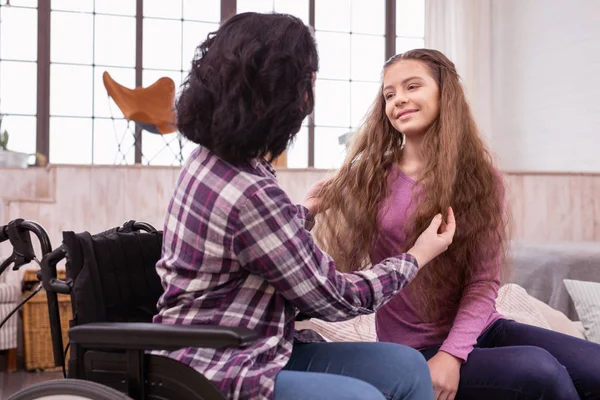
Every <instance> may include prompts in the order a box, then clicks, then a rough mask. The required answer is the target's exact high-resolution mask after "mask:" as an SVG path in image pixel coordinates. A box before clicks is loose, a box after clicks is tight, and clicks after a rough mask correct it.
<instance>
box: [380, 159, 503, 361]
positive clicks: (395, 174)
mask: <svg viewBox="0 0 600 400" xmlns="http://www.w3.org/2000/svg"><path fill="white" fill-rule="evenodd" d="M388 179H389V180H388V182H389V187H390V195H389V196H388V198H387V199H386V200H385V201H384V202H383V204H382V206H381V208H380V211H379V229H380V235H379V237H378V238H377V240H376V241H375V242H374V244H373V246H372V248H371V251H370V257H371V261H372V263H373V264H376V263H378V262H380V261H381V260H383V259H385V258H387V257H389V256H390V255H392V254H396V253H398V251H399V249H400V248H401V247H402V245H403V243H404V241H405V235H404V226H405V224H406V222H407V219H408V217H409V216H410V215H411V212H412V210H414V206H415V202H414V201H413V202H412V204H411V197H412V195H413V187H414V186H415V181H414V180H413V179H411V178H409V177H408V176H407V175H405V174H404V173H403V172H402V171H400V169H399V168H397V167H394V168H392V170H391V172H390V174H389V178H388ZM496 262H497V261H496ZM424 268H427V266H425V267H424ZM497 271H498V268H496V267H495V266H494V265H489V264H486V263H481V265H480V267H479V268H478V269H477V270H476V272H475V273H474V274H473V277H472V279H471V281H470V282H469V283H468V285H467V286H466V287H465V289H464V292H463V296H462V298H461V301H460V304H459V308H458V312H457V313H456V316H455V318H453V316H452V315H448V316H447V317H446V318H442V319H441V320H440V321H436V322H432V323H429V322H424V321H422V319H421V318H420V317H419V314H418V312H417V309H416V308H415V305H414V304H413V303H412V302H411V300H410V297H409V294H408V293H409V290H406V289H405V290H403V291H401V292H400V293H399V294H397V295H396V296H395V297H394V298H393V299H392V300H391V301H390V302H388V303H387V304H386V305H385V306H383V307H382V308H380V309H379V310H378V311H377V313H376V323H377V336H378V340H379V341H382V342H394V343H400V344H404V345H407V346H410V347H413V348H415V349H425V348H428V347H432V346H441V348H440V350H443V351H445V352H447V353H450V354H452V355H453V356H455V357H458V358H460V359H462V360H463V361H466V359H467V356H468V355H469V353H470V352H471V351H472V350H473V346H474V345H475V343H476V342H477V338H478V337H479V335H481V333H482V332H483V331H484V330H485V329H487V327H489V326H490V325H491V324H492V323H494V322H495V321H496V320H498V319H500V318H502V315H501V314H499V313H498V312H497V311H496V297H497V296H498V289H499V287H500V279H499V276H498V273H497ZM407 289H408V287H407ZM431 290H436V288H431Z"/></svg>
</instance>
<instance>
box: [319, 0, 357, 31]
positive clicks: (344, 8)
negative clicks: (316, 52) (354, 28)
mask: <svg viewBox="0 0 600 400" xmlns="http://www.w3.org/2000/svg"><path fill="white" fill-rule="evenodd" d="M350 2H351V0H326V1H324V0H317V1H315V29H319V30H326V31H338V32H350V9H351V8H350Z"/></svg>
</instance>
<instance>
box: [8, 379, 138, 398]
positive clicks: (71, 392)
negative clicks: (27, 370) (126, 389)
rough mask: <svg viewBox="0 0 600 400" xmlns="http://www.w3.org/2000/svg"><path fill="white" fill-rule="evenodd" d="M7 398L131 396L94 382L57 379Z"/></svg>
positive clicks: (33, 386)
mask: <svg viewBox="0 0 600 400" xmlns="http://www.w3.org/2000/svg"><path fill="white" fill-rule="evenodd" d="M7 400H132V399H131V397H129V396H127V395H125V394H123V393H121V392H119V391H118V390H115V389H113V388H110V387H108V386H104V385H100V384H99V383H96V382H91V381H84V380H81V379H58V380H55V381H47V382H41V383H38V384H35V385H32V386H30V387H28V388H25V389H23V390H21V391H19V392H17V393H15V394H13V395H12V396H11V397H9V398H8V399H7Z"/></svg>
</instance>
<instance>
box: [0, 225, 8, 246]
mask: <svg viewBox="0 0 600 400" xmlns="http://www.w3.org/2000/svg"><path fill="white" fill-rule="evenodd" d="M7 231H8V225H2V226H0V243H2V242H5V241H7V240H8V233H7Z"/></svg>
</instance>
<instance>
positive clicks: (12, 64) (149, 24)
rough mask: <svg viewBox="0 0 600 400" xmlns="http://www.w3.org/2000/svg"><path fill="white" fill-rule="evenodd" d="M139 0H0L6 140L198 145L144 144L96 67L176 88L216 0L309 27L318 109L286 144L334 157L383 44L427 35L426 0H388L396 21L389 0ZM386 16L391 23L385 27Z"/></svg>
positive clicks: (401, 47)
mask: <svg viewBox="0 0 600 400" xmlns="http://www.w3.org/2000/svg"><path fill="white" fill-rule="evenodd" d="M0 2H3V1H2V0H0ZM137 3H138V1H137V0H52V2H50V3H41V6H40V7H38V1H37V0H11V6H10V7H8V6H6V5H0V113H2V114H3V115H4V120H3V129H7V130H8V131H9V133H10V137H11V139H10V142H9V148H11V149H12V150H17V151H24V152H27V153H33V152H35V151H36V149H41V150H40V151H42V152H46V151H48V152H49V156H50V161H51V162H53V163H78V164H79V163H83V164H89V163H92V164H115V163H125V164H133V163H135V162H141V163H142V164H144V165H148V164H151V165H179V164H180V163H181V162H182V159H184V158H185V157H187V155H188V154H189V152H190V151H191V150H192V149H193V148H194V147H195V145H194V144H193V143H189V142H187V141H186V140H185V139H184V138H182V136H181V135H179V133H177V132H176V133H172V134H167V135H157V134H152V133H150V132H148V131H144V130H143V131H142V134H141V146H140V142H137V143H136V141H135V138H134V133H135V124H134V123H128V122H127V121H125V120H124V119H123V114H122V112H121V110H120V109H119V108H118V107H117V106H116V104H115V103H114V102H113V101H112V100H111V99H110V98H109V97H108V96H107V93H106V89H105V87H104V84H103V80H102V74H103V73H104V72H108V73H109V74H110V75H111V76H112V78H113V79H114V80H116V81H117V82H118V83H120V84H122V85H123V86H125V87H129V88H134V87H135V86H136V82H137V83H140V84H141V85H142V86H144V87H147V86H149V85H151V84H153V83H154V82H156V81H157V80H158V79H159V78H161V77H169V78H171V79H172V80H173V82H174V83H175V85H176V88H177V91H179V87H180V85H181V83H182V81H183V80H184V79H185V77H186V75H187V73H188V70H189V65H190V61H191V60H192V57H193V56H194V51H195V49H196V47H197V45H198V44H199V43H201V42H202V41H203V40H204V39H205V38H206V37H207V35H208V34H209V33H210V32H213V31H215V30H217V29H218V27H219V23H220V21H221V19H222V15H221V9H222V7H224V8H225V9H233V8H234V6H235V9H236V12H237V13H242V12H246V11H256V12H270V11H276V12H283V13H289V14H293V15H296V16H298V17H299V18H301V19H302V20H303V21H304V22H305V23H306V24H307V25H311V26H313V28H314V29H315V37H316V41H317V45H318V47H319V54H320V57H321V65H320V71H319V74H318V76H317V81H316V85H315V110H314V113H313V115H312V116H310V117H309V118H307V119H306V120H305V122H304V123H303V125H302V128H301V130H300V132H299V133H298V135H297V137H296V139H295V141H294V143H293V144H292V145H291V146H290V148H289V149H288V154H287V161H288V167H291V168H304V167H308V166H314V167H317V168H337V167H338V166H339V165H340V164H341V162H342V161H343V159H344V157H345V153H346V149H345V146H344V145H342V144H340V137H342V136H344V135H346V134H348V133H352V132H354V131H355V130H356V129H357V127H359V126H360V124H361V122H362V120H363V118H364V116H365V113H366V112H367V110H368V109H369V107H370V105H371V104H372V102H373V101H374V100H375V97H376V96H378V95H379V93H378V92H379V85H380V75H381V68H382V66H383V63H384V62H385V59H386V57H387V56H389V54H386V52H391V51H392V50H393V48H394V46H395V49H396V53H399V52H403V51H406V50H408V49H411V48H416V47H423V45H424V16H425V0H396V4H395V6H396V15H395V21H394V20H391V21H390V19H389V18H387V19H386V12H387V5H389V4H392V5H393V3H391V2H390V0H202V1H198V0H173V1H168V2H166V1H163V0H144V1H143V7H142V8H141V9H138V8H137ZM48 4H50V6H51V9H50V11H49V14H48V8H47V7H48ZM39 13H43V14H39ZM38 14H39V15H38ZM46 20H49V21H50V27H48V26H47V25H45V24H44V23H43V22H42V25H40V26H39V27H38V25H37V24H38V21H46ZM394 22H395V26H396V34H395V35H392V37H391V38H390V37H386V32H389V28H391V25H390V24H393V23H394ZM386 27H387V29H386ZM38 30H40V32H42V33H45V32H49V33H50V35H49V37H50V39H48V40H49V41H50V49H49V50H48V49H38V43H37V36H38V34H37V32H38ZM43 37H44V38H48V36H46V35H44V36H43ZM15 38H18V40H16V39H15ZM45 40H46V39H45ZM138 44H139V45H141V48H139V49H138ZM138 51H141V57H138V55H140V54H139V53H138ZM38 57H39V58H40V59H39V60H38ZM38 63H39V65H38ZM48 72H49V76H50V78H49V80H48V79H46V74H47V73H48ZM38 74H39V77H40V82H39V84H38V82H37V79H38ZM15 77H18V79H15ZM38 87H39V88H40V89H39V92H40V93H38ZM48 91H49V103H48V102H46V100H47V99H46V98H45V97H44V96H48ZM38 104H40V105H41V106H40V109H39V110H37V106H38ZM42 106H43V108H42ZM46 107H48V108H49V109H48V108H46ZM38 129H39V138H40V139H41V144H40V143H36V140H37V139H38ZM311 138H312V140H311ZM136 145H137V147H138V149H137V150H138V151H137V154H136V148H135V147H136ZM46 146H48V147H46ZM46 148H48V150H46ZM140 152H141V157H140Z"/></svg>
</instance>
